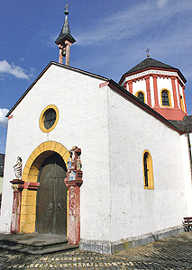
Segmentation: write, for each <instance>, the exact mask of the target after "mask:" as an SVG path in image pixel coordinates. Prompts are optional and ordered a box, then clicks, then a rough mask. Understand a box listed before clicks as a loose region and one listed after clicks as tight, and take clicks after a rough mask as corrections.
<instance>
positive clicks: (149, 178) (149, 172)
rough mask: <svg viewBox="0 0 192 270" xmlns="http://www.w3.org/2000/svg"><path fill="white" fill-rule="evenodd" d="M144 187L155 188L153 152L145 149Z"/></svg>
mask: <svg viewBox="0 0 192 270" xmlns="http://www.w3.org/2000/svg"><path fill="white" fill-rule="evenodd" d="M143 173H144V188H145V189H154V179H153V162H152V157H151V154H150V153H149V152H148V151H145V152H144V154H143Z"/></svg>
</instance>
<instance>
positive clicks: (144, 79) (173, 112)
mask: <svg viewBox="0 0 192 270" xmlns="http://www.w3.org/2000/svg"><path fill="white" fill-rule="evenodd" d="M185 83H186V79H185V77H184V76H183V74H182V73H181V72H180V70H179V69H178V68H175V67H172V66H169V65H167V64H164V63H162V62H160V61H157V60H155V59H153V58H151V57H149V56H148V57H147V58H146V59H144V60H143V61H142V62H141V63H139V64H138V65H136V66H135V67H133V68H132V69H130V70H129V71H128V72H126V73H125V74H124V75H123V76H122V77H121V79H120V82H119V84H120V85H121V86H123V87H124V88H125V89H127V91H129V92H130V93H132V94H133V95H135V96H137V97H138V98H139V99H140V100H141V101H143V102H145V103H146V104H147V105H149V106H150V107H152V108H153V109H154V110H155V111H157V112H158V113H160V114H161V115H162V116H164V117H165V118H166V119H168V120H183V117H184V116H185V115H187V108H186V102H185V93H184V90H185Z"/></svg>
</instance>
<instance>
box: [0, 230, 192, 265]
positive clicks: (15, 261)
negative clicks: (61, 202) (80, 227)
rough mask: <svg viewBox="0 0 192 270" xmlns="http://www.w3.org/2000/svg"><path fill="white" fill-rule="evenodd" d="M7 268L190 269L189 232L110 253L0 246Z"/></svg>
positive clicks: (1, 260) (0, 262)
mask: <svg viewBox="0 0 192 270" xmlns="http://www.w3.org/2000/svg"><path fill="white" fill-rule="evenodd" d="M7 269H31V270H32V269H34V270H37V269H42V270H45V269H46V270H47V269H65V270H68V269H73V270H75V269H79V270H82V269H84V270H86V269H87V270H95V269H101V270H102V269H111V270H115V269H128V270H129V269H132V270H133V269H140V270H143V269H149V270H150V269H154V270H156V269H158V270H161V269H166V270H171V269H178V270H184V269H185V270H188V269H190V270H192V233H191V232H190V233H183V234H180V235H179V236H177V237H171V238H167V239H164V240H161V241H158V242H154V243H152V244H148V245H146V246H142V247H137V248H131V249H127V250H124V251H121V252H119V253H118V254H115V255H113V256H108V255H100V254H97V253H92V252H82V251H80V250H74V251H70V252H61V253H54V254H49V255H41V256H40V255H39V256H37V255H24V254H19V253H14V252H10V251H5V250H0V270H7Z"/></svg>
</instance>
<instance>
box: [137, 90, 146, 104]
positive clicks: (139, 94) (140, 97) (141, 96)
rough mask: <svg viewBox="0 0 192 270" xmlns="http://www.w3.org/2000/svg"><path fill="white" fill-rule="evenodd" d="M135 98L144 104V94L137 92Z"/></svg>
mask: <svg viewBox="0 0 192 270" xmlns="http://www.w3.org/2000/svg"><path fill="white" fill-rule="evenodd" d="M136 97H137V98H138V99H139V100H140V101H142V102H145V96H144V93H143V92H141V91H139V92H137V93H136Z"/></svg>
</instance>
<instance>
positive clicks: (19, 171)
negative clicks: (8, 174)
mask: <svg viewBox="0 0 192 270" xmlns="http://www.w3.org/2000/svg"><path fill="white" fill-rule="evenodd" d="M13 169H14V173H15V177H16V179H21V177H22V158H21V157H17V162H16V164H15V165H14V166H13Z"/></svg>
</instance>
